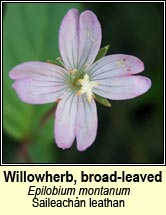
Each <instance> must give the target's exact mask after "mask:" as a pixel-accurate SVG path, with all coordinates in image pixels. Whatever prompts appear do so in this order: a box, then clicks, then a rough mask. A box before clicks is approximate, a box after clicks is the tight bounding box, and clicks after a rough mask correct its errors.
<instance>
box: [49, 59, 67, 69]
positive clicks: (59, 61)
mask: <svg viewBox="0 0 166 215" xmlns="http://www.w3.org/2000/svg"><path fill="white" fill-rule="evenodd" d="M47 63H51V64H55V65H57V66H60V67H63V68H64V65H63V63H62V62H61V60H59V59H58V58H57V59H56V60H47Z"/></svg>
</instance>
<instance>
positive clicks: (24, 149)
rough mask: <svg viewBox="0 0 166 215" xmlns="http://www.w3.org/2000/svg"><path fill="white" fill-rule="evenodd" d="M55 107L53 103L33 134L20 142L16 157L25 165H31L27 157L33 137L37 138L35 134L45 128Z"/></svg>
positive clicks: (29, 158)
mask: <svg viewBox="0 0 166 215" xmlns="http://www.w3.org/2000/svg"><path fill="white" fill-rule="evenodd" d="M56 107H57V103H55V105H54V106H52V107H51V108H50V109H49V110H48V111H47V112H46V113H45V114H44V115H43V116H42V118H41V120H40V121H39V124H38V126H37V127H36V129H35V130H34V132H33V133H32V134H31V135H29V136H27V137H25V138H24V139H23V141H22V143H21V144H20V145H21V146H20V149H19V155H18V157H19V158H21V159H23V160H24V162H25V163H32V160H31V157H30V155H29V146H30V144H31V143H32V140H34V139H35V137H36V136H37V135H36V134H37V133H38V132H39V131H40V129H41V128H43V127H44V126H45V124H46V123H47V121H48V120H49V118H50V117H51V116H52V115H53V114H54V113H55V110H56Z"/></svg>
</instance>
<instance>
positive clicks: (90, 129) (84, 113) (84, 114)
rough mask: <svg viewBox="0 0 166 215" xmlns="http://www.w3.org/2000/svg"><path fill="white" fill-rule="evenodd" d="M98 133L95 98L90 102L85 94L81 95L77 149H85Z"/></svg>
mask: <svg viewBox="0 0 166 215" xmlns="http://www.w3.org/2000/svg"><path fill="white" fill-rule="evenodd" d="M96 133H97V110H96V104H95V102H94V100H92V101H91V102H90V103H89V102H88V101H87V100H86V98H85V96H79V101H78V115H77V128H76V139H77V149H78V150H79V151H84V150H85V149H87V148H88V147H89V146H90V145H92V143H93V142H94V140H95V138H96Z"/></svg>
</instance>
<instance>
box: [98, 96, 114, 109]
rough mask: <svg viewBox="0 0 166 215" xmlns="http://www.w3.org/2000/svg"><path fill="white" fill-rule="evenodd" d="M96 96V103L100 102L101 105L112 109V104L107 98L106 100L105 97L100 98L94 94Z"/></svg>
mask: <svg viewBox="0 0 166 215" xmlns="http://www.w3.org/2000/svg"><path fill="white" fill-rule="evenodd" d="M94 96H95V99H96V101H98V102H99V103H101V104H102V105H104V106H106V107H111V104H110V102H109V101H108V100H107V99H106V98H104V97H102V96H99V95H97V94H94Z"/></svg>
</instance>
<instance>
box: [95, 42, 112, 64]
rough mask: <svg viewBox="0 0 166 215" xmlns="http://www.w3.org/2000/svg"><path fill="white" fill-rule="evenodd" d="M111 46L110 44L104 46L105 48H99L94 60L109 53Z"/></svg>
mask: <svg viewBox="0 0 166 215" xmlns="http://www.w3.org/2000/svg"><path fill="white" fill-rule="evenodd" d="M109 47H110V45H107V46H104V47H103V48H101V49H100V50H99V52H98V54H97V56H96V58H95V60H94V62H95V61H97V60H99V59H100V58H102V57H104V56H105V55H106V54H107V52H108V49H109Z"/></svg>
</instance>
